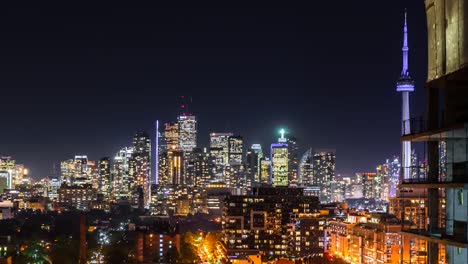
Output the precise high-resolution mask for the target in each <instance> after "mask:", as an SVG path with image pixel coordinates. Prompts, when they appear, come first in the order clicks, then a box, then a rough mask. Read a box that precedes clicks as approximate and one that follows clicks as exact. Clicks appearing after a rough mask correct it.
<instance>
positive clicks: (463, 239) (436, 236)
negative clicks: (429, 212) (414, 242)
mask: <svg viewBox="0 0 468 264" xmlns="http://www.w3.org/2000/svg"><path fill="white" fill-rule="evenodd" d="M466 231H467V230H466V226H465V227H463V228H461V229H459V230H456V231H454V233H453V234H447V231H446V230H445V229H444V228H433V230H431V231H429V230H420V229H403V230H402V232H403V233H406V234H414V235H417V236H419V237H422V238H424V239H426V240H429V241H433V242H437V243H442V244H448V245H456V246H459V247H460V246H461V247H465V245H467V244H468V239H467V236H466Z"/></svg>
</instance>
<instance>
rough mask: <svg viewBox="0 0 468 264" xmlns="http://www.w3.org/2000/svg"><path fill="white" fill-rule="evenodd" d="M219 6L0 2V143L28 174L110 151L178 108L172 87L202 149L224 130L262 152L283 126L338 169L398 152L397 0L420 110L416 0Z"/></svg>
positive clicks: (420, 24) (420, 12)
mask: <svg viewBox="0 0 468 264" xmlns="http://www.w3.org/2000/svg"><path fill="white" fill-rule="evenodd" d="M343 2H344V1H343ZM99 5H101V6H99ZM220 5H223V4H221V3H220ZM224 5H226V6H216V7H214V6H210V7H209V8H199V7H194V6H189V5H183V6H179V7H172V8H169V7H162V6H157V5H154V6H145V7H139V8H136V7H117V6H113V7H110V6H107V5H103V4H97V5H96V6H94V8H92V9H88V8H84V7H83V8H80V7H75V6H53V7H46V6H40V7H32V8H24V7H23V8H16V9H13V8H6V9H4V10H2V15H1V16H0V20H1V22H2V25H3V27H2V28H1V31H2V36H1V42H0V57H1V58H2V59H1V60H0V67H1V71H0V80H1V84H2V87H3V90H4V91H3V94H2V99H3V104H2V105H3V116H4V119H3V120H4V123H3V124H4V126H3V129H2V130H1V131H0V155H11V156H13V157H14V158H15V159H16V160H17V162H19V163H23V164H25V166H26V167H27V168H29V169H30V171H31V175H32V176H33V177H34V178H35V179H39V178H43V177H46V176H48V175H49V173H50V170H51V168H52V164H53V163H54V162H55V163H56V165H57V169H59V164H60V161H61V160H65V159H69V158H72V157H73V155H75V154H87V155H88V156H89V157H90V158H91V159H93V160H97V159H99V158H101V157H104V156H110V157H113V156H114V155H115V152H116V151H117V150H119V149H120V148H122V147H124V146H128V145H130V144H131V140H132V136H133V134H134V133H135V132H138V131H141V130H146V131H148V132H151V134H153V132H154V131H152V128H153V126H154V121H155V120H160V121H161V122H167V121H172V120H175V119H176V117H177V115H178V114H179V113H180V111H179V102H178V97H179V96H180V95H187V96H192V97H193V104H192V112H193V114H194V115H196V116H197V118H198V131H199V133H198V139H199V140H198V144H199V146H200V147H203V146H207V144H208V139H209V133H210V132H233V133H235V134H239V135H242V136H243V137H244V139H245V141H246V144H245V147H244V149H247V148H248V147H249V146H250V145H251V144H252V143H261V144H262V147H263V149H264V151H266V152H267V150H268V149H269V145H270V144H271V143H272V142H274V140H275V139H276V138H277V137H278V135H277V131H278V129H279V128H281V127H285V128H288V130H289V131H290V134H291V135H294V136H295V137H296V138H297V139H298V141H299V144H300V146H301V152H303V151H305V150H306V149H307V148H308V147H314V148H327V149H335V150H336V156H337V158H336V159H337V173H353V172H359V171H370V170H372V171H373V170H375V166H376V165H378V164H381V163H383V162H384V160H385V159H386V158H391V157H392V156H393V155H399V153H400V151H401V150H400V149H401V145H400V142H399V136H400V132H401V131H400V125H401V124H400V119H401V114H400V104H401V95H400V94H399V93H397V92H396V91H395V82H396V80H397V78H398V76H399V74H400V70H401V45H402V43H401V39H402V23H403V13H404V9H405V8H407V10H408V27H409V46H410V66H409V69H410V72H411V75H412V76H413V77H414V79H415V80H416V90H415V92H414V93H412V94H411V104H412V105H411V112H412V113H411V115H412V116H416V115H420V114H421V113H422V112H424V110H425V109H424V102H425V98H424V97H425V92H424V83H425V80H426V75H427V69H426V65H427V54H426V53H427V46H426V45H427V37H426V21H425V11H424V3H423V1H410V2H408V1H403V0H398V1H394V2H393V3H392V6H389V5H382V3H376V2H375V1H370V0H366V1H360V2H353V3H350V2H346V3H340V4H339V7H337V3H336V2H333V3H300V4H296V5H289V6H278V7H273V6H269V7H265V6H249V8H234V7H231V6H227V4H224Z"/></svg>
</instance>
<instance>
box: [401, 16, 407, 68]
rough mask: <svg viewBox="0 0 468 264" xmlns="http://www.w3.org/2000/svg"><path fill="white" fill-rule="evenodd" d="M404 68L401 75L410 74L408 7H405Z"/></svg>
mask: <svg viewBox="0 0 468 264" xmlns="http://www.w3.org/2000/svg"><path fill="white" fill-rule="evenodd" d="M401 50H402V51H403V68H402V70H401V75H402V76H406V75H409V72H408V50H409V49H408V25H407V23H406V9H405V24H404V26H403V48H402V49H401Z"/></svg>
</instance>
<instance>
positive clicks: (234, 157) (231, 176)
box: [225, 136, 246, 188]
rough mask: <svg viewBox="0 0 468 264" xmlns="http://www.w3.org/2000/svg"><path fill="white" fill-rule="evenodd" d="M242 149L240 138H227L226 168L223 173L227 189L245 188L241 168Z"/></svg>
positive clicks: (242, 168) (242, 144) (242, 169)
mask: <svg viewBox="0 0 468 264" xmlns="http://www.w3.org/2000/svg"><path fill="white" fill-rule="evenodd" d="M243 148H244V140H243V138H242V137H241V136H230V137H229V138H228V164H227V166H228V167H227V168H226V171H225V172H226V175H225V182H226V186H227V187H234V188H245V187H246V180H245V173H244V167H243V166H242V155H243Z"/></svg>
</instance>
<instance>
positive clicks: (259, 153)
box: [251, 144, 269, 183]
mask: <svg viewBox="0 0 468 264" xmlns="http://www.w3.org/2000/svg"><path fill="white" fill-rule="evenodd" d="M251 149H252V151H253V152H254V153H256V154H257V157H258V162H257V163H258V171H257V176H256V178H255V181H256V182H257V183H260V160H261V159H262V158H263V151H262V145H260V144H252V147H251ZM268 177H269V176H268Z"/></svg>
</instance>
